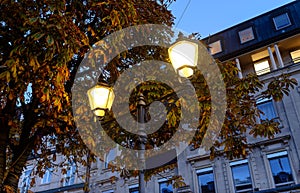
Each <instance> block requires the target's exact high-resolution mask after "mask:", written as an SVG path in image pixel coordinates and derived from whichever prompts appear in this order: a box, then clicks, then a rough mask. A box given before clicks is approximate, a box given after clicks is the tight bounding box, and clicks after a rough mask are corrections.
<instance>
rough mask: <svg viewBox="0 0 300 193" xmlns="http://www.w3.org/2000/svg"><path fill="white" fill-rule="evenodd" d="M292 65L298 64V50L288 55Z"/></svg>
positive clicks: (299, 60)
mask: <svg viewBox="0 0 300 193" xmlns="http://www.w3.org/2000/svg"><path fill="white" fill-rule="evenodd" d="M290 54H291V57H292V59H293V62H294V63H298V62H300V50H296V51H293V52H291V53H290Z"/></svg>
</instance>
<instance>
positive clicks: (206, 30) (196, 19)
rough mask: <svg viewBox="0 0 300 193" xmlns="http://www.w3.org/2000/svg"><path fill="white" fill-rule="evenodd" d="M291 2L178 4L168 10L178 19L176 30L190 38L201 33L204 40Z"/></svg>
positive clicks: (184, 0) (183, 0)
mask: <svg viewBox="0 0 300 193" xmlns="http://www.w3.org/2000/svg"><path fill="white" fill-rule="evenodd" d="M292 1H293V0H250V1H249V0H248V1H245V0H176V2H174V3H172V4H171V5H170V7H169V9H171V11H172V13H173V15H174V16H175V17H176V20H175V27H176V28H177V29H180V31H184V32H187V33H188V34H190V33H194V32H198V33H200V35H201V38H205V37H207V36H209V35H212V34H215V33H217V32H219V31H222V30H224V29H227V28H229V27H231V26H234V25H236V24H238V23H241V22H243V21H246V20H248V19H251V18H253V17H256V16H258V15H260V14H263V13H265V12H268V11H271V10H272V9H275V8H277V7H280V6H282V5H285V4H287V3H290V2H292ZM185 9H186V11H185V12H184V10H185ZM182 14H183V15H182ZM180 18H181V19H180Z"/></svg>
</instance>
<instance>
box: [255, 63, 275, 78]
mask: <svg viewBox="0 0 300 193" xmlns="http://www.w3.org/2000/svg"><path fill="white" fill-rule="evenodd" d="M254 69H255V72H256V74H257V75H262V74H265V73H268V72H270V71H271V70H270V65H269V62H268V60H264V61H260V62H257V63H254Z"/></svg>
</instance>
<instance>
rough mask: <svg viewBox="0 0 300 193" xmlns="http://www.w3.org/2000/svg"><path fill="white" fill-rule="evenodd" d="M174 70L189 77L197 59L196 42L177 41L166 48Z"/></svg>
mask: <svg viewBox="0 0 300 193" xmlns="http://www.w3.org/2000/svg"><path fill="white" fill-rule="evenodd" d="M168 53H169V57H170V60H171V63H172V65H173V68H174V70H175V71H176V72H177V73H178V74H179V76H182V77H190V76H192V75H193V73H194V70H193V69H194V68H195V67H196V66H197V61H198V44H197V43H195V42H190V41H186V40H183V41H179V42H176V43H175V44H173V45H172V46H171V47H170V48H169V49H168Z"/></svg>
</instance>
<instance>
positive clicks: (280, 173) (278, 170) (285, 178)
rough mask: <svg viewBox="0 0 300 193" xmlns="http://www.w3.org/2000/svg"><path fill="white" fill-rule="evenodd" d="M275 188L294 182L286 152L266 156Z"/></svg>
mask: <svg viewBox="0 0 300 193" xmlns="http://www.w3.org/2000/svg"><path fill="white" fill-rule="evenodd" d="M267 158H268V159H269V162H270V167H271V171H272V175H273V179H274V183H275V185H276V187H278V186H284V185H288V184H291V183H293V182H294V178H293V175H292V169H291V166H290V162H289V158H288V155H287V152H286V151H282V152H277V153H273V154H269V155H267Z"/></svg>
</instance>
